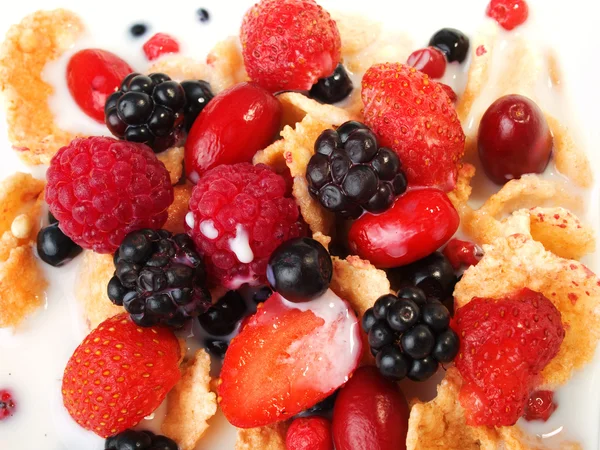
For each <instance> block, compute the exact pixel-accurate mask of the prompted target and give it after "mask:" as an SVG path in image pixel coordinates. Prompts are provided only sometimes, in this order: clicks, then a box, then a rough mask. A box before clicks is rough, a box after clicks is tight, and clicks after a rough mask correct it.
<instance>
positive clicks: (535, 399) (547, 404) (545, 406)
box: [523, 391, 558, 422]
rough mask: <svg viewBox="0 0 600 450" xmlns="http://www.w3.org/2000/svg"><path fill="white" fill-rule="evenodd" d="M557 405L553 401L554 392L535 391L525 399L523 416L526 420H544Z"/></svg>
mask: <svg viewBox="0 0 600 450" xmlns="http://www.w3.org/2000/svg"><path fill="white" fill-rule="evenodd" d="M557 407H558V405H557V404H556V403H555V402H554V392H552V391H535V392H533V393H532V394H531V395H530V396H529V399H528V400H527V405H526V406H525V412H524V414H523V417H524V418H525V420H527V421H528V422H530V421H532V420H541V421H543V422H546V421H547V420H548V419H549V418H550V416H551V415H552V413H554V411H556V408H557Z"/></svg>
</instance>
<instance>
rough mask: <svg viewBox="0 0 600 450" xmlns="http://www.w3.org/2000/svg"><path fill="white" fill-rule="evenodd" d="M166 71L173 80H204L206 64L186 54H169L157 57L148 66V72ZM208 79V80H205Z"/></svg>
mask: <svg viewBox="0 0 600 450" xmlns="http://www.w3.org/2000/svg"><path fill="white" fill-rule="evenodd" d="M156 72H160V73H166V74H167V75H169V77H171V78H172V79H173V80H176V81H183V80H206V79H207V78H208V72H209V70H208V65H207V64H206V63H204V62H202V61H198V60H197V59H194V58H190V57H188V56H181V55H170V56H166V57H164V58H160V59H158V60H157V61H156V62H155V63H153V64H152V65H151V66H150V67H149V68H148V73H156ZM207 81H208V80H207Z"/></svg>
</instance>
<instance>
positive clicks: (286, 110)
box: [277, 92, 359, 127]
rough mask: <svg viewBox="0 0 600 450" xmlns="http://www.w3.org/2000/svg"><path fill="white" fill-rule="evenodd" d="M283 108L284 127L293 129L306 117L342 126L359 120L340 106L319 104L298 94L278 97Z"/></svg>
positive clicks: (287, 93) (290, 93) (289, 93)
mask: <svg viewBox="0 0 600 450" xmlns="http://www.w3.org/2000/svg"><path fill="white" fill-rule="evenodd" d="M277 98H278V99H279V102H280V103H281V107H282V108H283V120H282V123H283V124H284V125H289V126H291V127H293V126H294V125H295V124H296V123H297V122H300V121H302V119H304V117H305V116H307V115H308V116H312V117H313V118H314V119H315V120H318V121H320V122H324V123H328V124H330V125H335V126H340V125H341V124H343V123H344V122H347V121H349V120H356V119H359V117H357V116H356V115H353V114H351V113H349V112H348V111H346V110H345V109H342V108H340V107H338V106H334V105H327V104H323V103H319V102H318V101H316V100H313V99H312V98H308V97H307V96H306V95H302V94H300V93H298V92H286V93H284V94H280V95H278V96H277Z"/></svg>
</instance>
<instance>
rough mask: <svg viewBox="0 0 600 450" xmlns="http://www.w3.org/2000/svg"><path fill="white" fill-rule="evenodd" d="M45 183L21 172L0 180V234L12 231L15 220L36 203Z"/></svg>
mask: <svg viewBox="0 0 600 450" xmlns="http://www.w3.org/2000/svg"><path fill="white" fill-rule="evenodd" d="M45 185H46V183H45V182H44V181H42V180H38V179H37V178H34V177H33V176H31V175H30V174H28V173H21V172H17V173H15V174H13V175H11V176H10V177H8V178H6V179H4V180H2V182H0V213H1V214H0V235H1V234H3V233H5V232H6V231H10V229H11V226H12V223H13V220H14V219H15V218H16V217H17V216H18V215H19V214H22V213H23V212H24V211H27V210H28V209H29V208H31V207H32V206H33V205H34V204H35V203H36V201H37V200H38V198H39V197H40V196H41V195H42V193H43V191H44V187H45ZM36 219H37V218H36Z"/></svg>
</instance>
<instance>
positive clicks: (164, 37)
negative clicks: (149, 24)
mask: <svg viewBox="0 0 600 450" xmlns="http://www.w3.org/2000/svg"><path fill="white" fill-rule="evenodd" d="M142 48H143V49H144V53H145V54H146V58H148V61H154V60H155V59H158V58H160V57H161V56H162V55H167V54H170V53H179V42H177V39H175V38H174V37H173V36H171V35H168V34H166V33H156V34H155V35H154V36H152V37H151V38H150V39H148V40H147V41H146V43H145V44H144V46H143V47H142Z"/></svg>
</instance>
